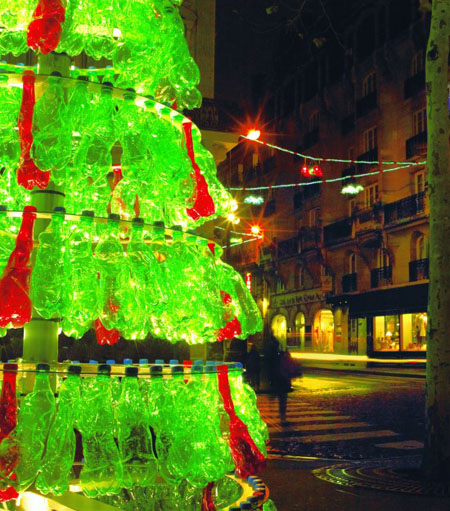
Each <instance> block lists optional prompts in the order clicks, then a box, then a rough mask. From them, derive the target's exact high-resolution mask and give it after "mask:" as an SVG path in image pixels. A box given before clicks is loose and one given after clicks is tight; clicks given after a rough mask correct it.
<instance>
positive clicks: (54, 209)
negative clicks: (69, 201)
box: [53, 206, 66, 215]
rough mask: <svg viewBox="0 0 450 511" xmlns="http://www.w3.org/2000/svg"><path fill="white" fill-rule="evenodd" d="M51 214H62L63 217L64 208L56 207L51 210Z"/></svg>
mask: <svg viewBox="0 0 450 511" xmlns="http://www.w3.org/2000/svg"><path fill="white" fill-rule="evenodd" d="M53 213H62V214H63V215H65V214H66V208H63V207H62V206H56V208H53Z"/></svg>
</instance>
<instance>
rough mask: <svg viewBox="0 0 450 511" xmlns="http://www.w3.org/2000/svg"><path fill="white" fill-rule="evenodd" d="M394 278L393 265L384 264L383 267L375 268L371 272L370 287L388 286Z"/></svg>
mask: <svg viewBox="0 0 450 511" xmlns="http://www.w3.org/2000/svg"><path fill="white" fill-rule="evenodd" d="M391 280H392V266H383V267H382V268H375V269H374V270H372V271H371V272H370V287H371V288H376V287H380V286H386V285H388V284H390V283H391Z"/></svg>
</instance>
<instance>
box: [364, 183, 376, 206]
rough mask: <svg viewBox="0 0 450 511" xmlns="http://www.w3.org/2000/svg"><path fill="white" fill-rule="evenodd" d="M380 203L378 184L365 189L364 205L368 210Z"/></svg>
mask: <svg viewBox="0 0 450 511" xmlns="http://www.w3.org/2000/svg"><path fill="white" fill-rule="evenodd" d="M377 202H378V184H374V185H370V186H367V187H366V188H364V204H365V206H366V208H371V207H372V206H373V205H374V204H376V203H377Z"/></svg>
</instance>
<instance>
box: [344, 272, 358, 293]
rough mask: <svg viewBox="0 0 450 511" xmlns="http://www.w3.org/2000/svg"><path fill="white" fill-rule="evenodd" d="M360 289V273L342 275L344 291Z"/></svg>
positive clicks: (349, 291)
mask: <svg viewBox="0 0 450 511" xmlns="http://www.w3.org/2000/svg"><path fill="white" fill-rule="evenodd" d="M357 290H358V274H357V273H347V275H344V276H343V277H342V292H343V293H351V292H352V291H357Z"/></svg>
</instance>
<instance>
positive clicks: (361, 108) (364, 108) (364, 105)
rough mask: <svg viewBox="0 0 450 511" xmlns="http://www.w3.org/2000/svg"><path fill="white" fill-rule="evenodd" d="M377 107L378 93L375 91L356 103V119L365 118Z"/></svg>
mask: <svg viewBox="0 0 450 511" xmlns="http://www.w3.org/2000/svg"><path fill="white" fill-rule="evenodd" d="M376 107H377V91H376V90H374V91H373V92H371V93H370V94H367V96H364V97H363V98H361V99H360V100H359V101H357V102H356V117H357V118H358V119H359V118H360V117H364V116H365V115H367V114H368V113H369V112H371V111H372V110H374V109H375V108H376Z"/></svg>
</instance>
